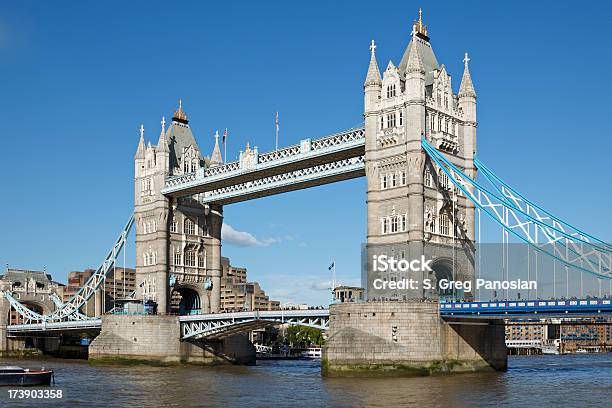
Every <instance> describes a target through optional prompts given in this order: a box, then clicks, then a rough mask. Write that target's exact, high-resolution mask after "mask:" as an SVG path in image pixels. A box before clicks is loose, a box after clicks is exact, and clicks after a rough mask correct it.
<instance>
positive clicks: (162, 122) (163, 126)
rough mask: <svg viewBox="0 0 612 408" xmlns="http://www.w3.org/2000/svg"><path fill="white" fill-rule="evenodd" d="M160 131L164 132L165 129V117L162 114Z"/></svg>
mask: <svg viewBox="0 0 612 408" xmlns="http://www.w3.org/2000/svg"><path fill="white" fill-rule="evenodd" d="M161 131H162V133H164V132H165V131H166V117H165V116H162V120H161Z"/></svg>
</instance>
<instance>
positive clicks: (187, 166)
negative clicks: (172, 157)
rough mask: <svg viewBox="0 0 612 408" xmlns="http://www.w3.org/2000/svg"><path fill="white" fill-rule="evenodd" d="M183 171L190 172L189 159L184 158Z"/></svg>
mask: <svg viewBox="0 0 612 408" xmlns="http://www.w3.org/2000/svg"><path fill="white" fill-rule="evenodd" d="M183 173H189V161H187V160H183Z"/></svg>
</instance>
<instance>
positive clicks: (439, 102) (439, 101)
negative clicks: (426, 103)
mask: <svg viewBox="0 0 612 408" xmlns="http://www.w3.org/2000/svg"><path fill="white" fill-rule="evenodd" d="M437 94H438V97H437V102H438V106H440V105H442V94H441V92H440V91H438V92H437Z"/></svg>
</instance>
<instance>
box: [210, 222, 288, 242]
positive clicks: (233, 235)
mask: <svg viewBox="0 0 612 408" xmlns="http://www.w3.org/2000/svg"><path fill="white" fill-rule="evenodd" d="M221 239H222V240H223V241H225V242H227V243H230V244H234V245H236V246H239V247H257V246H268V245H272V244H276V243H277V242H279V240H278V239H274V238H266V239H258V238H256V237H255V236H254V235H253V234H251V233H250V232H246V231H238V230H235V229H234V228H233V227H232V226H231V225H229V224H225V223H224V224H223V226H222V227H221Z"/></svg>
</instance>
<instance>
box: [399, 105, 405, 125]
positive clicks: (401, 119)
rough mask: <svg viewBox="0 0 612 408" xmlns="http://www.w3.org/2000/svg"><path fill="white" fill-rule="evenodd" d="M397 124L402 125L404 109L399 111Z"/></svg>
mask: <svg viewBox="0 0 612 408" xmlns="http://www.w3.org/2000/svg"><path fill="white" fill-rule="evenodd" d="M399 125H400V126H403V125H404V111H403V110H401V109H400V111H399Z"/></svg>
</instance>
